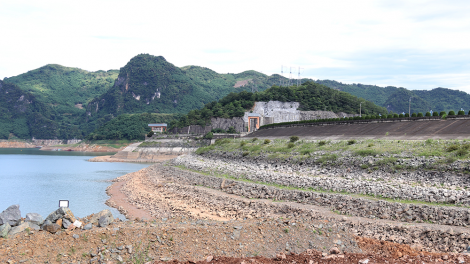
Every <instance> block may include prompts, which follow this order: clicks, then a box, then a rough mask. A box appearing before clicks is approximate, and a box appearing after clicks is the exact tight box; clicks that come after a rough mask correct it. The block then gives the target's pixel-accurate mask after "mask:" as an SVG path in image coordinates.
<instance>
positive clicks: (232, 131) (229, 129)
mask: <svg viewBox="0 0 470 264" xmlns="http://www.w3.org/2000/svg"><path fill="white" fill-rule="evenodd" d="M227 133H230V134H235V133H237V131H236V130H235V128H234V127H233V126H231V127H229V128H228V130H227Z"/></svg>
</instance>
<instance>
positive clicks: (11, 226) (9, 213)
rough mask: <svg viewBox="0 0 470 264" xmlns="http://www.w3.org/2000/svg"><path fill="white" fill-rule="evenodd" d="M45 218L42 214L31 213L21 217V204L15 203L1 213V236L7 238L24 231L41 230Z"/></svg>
mask: <svg viewBox="0 0 470 264" xmlns="http://www.w3.org/2000/svg"><path fill="white" fill-rule="evenodd" d="M43 221H44V220H43V219H42V217H41V215H39V214H36V213H29V214H27V215H26V218H21V212H20V206H19V205H17V204H15V205H12V206H10V207H8V208H7V209H6V210H5V211H3V212H2V213H1V214H0V237H3V238H6V237H8V236H13V235H15V234H18V233H20V232H23V231H25V230H26V231H28V232H30V231H32V230H39V229H40V227H39V226H40V225H41V224H42V222H43Z"/></svg>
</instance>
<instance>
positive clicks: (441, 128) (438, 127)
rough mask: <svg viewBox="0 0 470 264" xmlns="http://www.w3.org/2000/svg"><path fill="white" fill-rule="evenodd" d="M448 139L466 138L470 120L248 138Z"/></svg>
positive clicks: (275, 131)
mask: <svg viewBox="0 0 470 264" xmlns="http://www.w3.org/2000/svg"><path fill="white" fill-rule="evenodd" d="M294 135H295V136H299V137H308V138H322V139H323V138H330V139H335V138H338V139H339V138H343V139H345V138H383V137H386V138H390V139H428V138H440V139H452V138H468V137H470V119H465V120H438V121H409V122H393V123H367V124H349V125H341V124H337V125H326V126H298V127H286V128H272V129H261V130H258V131H256V132H254V133H252V134H250V135H248V137H259V138H265V137H289V136H294Z"/></svg>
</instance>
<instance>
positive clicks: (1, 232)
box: [0, 223, 11, 238]
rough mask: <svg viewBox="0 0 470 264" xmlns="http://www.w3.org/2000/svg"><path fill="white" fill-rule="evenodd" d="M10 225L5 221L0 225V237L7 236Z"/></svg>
mask: <svg viewBox="0 0 470 264" xmlns="http://www.w3.org/2000/svg"><path fill="white" fill-rule="evenodd" d="M10 229H11V226H10V224H8V223H6V224H4V225H1V226H0V237H3V238H7V235H8V232H10Z"/></svg>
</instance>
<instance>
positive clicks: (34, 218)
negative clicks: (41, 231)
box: [25, 213, 44, 225]
mask: <svg viewBox="0 0 470 264" xmlns="http://www.w3.org/2000/svg"><path fill="white" fill-rule="evenodd" d="M25 221H26V222H31V223H33V224H36V225H42V224H43V223H44V218H42V216H41V215H40V214H37V213H29V214H26V220H25Z"/></svg>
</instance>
